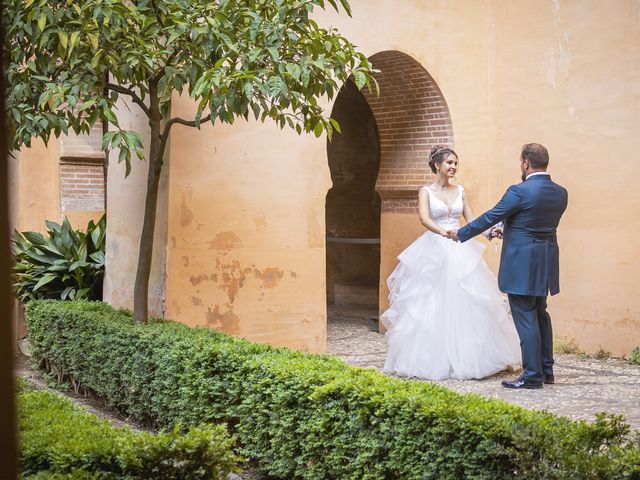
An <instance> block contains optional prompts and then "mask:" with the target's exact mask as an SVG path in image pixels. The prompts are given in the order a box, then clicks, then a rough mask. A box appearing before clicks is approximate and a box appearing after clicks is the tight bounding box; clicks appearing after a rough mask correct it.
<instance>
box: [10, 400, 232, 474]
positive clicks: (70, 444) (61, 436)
mask: <svg viewBox="0 0 640 480" xmlns="http://www.w3.org/2000/svg"><path fill="white" fill-rule="evenodd" d="M18 425H19V436H20V469H21V471H22V475H23V478H111V479H124V478H127V479H137V478H154V479H176V480H183V479H192V480H196V479H198V480H199V479H202V480H204V479H226V478H227V476H228V474H229V473H230V472H232V471H235V469H236V464H237V460H238V459H237V458H236V456H235V454H234V453H233V452H232V450H231V447H232V441H231V439H230V438H229V437H228V436H227V434H226V431H225V429H224V428H223V427H221V426H204V427H191V428H190V429H189V431H188V432H187V433H184V434H181V433H180V432H178V431H177V429H174V430H173V431H170V432H164V433H158V434H155V435H154V434H151V433H147V432H141V433H135V432H132V431H131V429H129V428H115V427H113V426H112V425H111V424H109V422H107V421H105V420H99V419H98V418H97V417H96V416H95V415H92V414H91V413H88V412H87V411H85V410H83V409H81V408H80V407H78V406H76V405H74V404H73V403H72V402H71V401H69V400H68V399H66V398H63V397H61V396H60V395H57V394H55V393H51V392H42V391H33V390H28V389H23V390H22V391H21V392H20V393H19V394H18ZM32 475H33V476H32Z"/></svg>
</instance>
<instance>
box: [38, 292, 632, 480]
mask: <svg viewBox="0 0 640 480" xmlns="http://www.w3.org/2000/svg"><path fill="white" fill-rule="evenodd" d="M27 325H28V329H29V334H30V340H31V345H32V348H33V354H34V357H35V358H37V359H38V360H39V361H41V362H42V364H43V365H46V367H47V368H48V369H49V370H51V371H53V372H56V373H57V376H58V378H59V380H63V379H69V380H71V381H72V383H73V384H75V385H76V388H78V389H85V388H86V389H89V390H91V391H93V392H95V394H97V395H99V396H101V397H103V398H104V399H105V400H106V401H107V402H108V404H109V405H110V406H111V407H112V408H115V409H116V410H118V411H120V412H122V413H124V414H126V415H130V416H132V417H133V418H135V419H136V420H137V421H140V422H144V423H147V424H150V425H153V426H154V427H162V428H169V429H171V428H172V427H174V426H175V425H178V424H180V425H194V424H199V423H202V422H215V423H218V422H220V421H224V422H227V423H228V424H229V425H230V427H231V428H232V429H233V431H234V432H235V433H236V434H237V437H238V439H239V443H240V446H241V452H242V454H243V455H245V456H247V457H249V458H251V459H252V460H253V461H255V462H257V464H258V465H260V467H261V468H262V469H263V470H264V471H265V472H267V473H268V474H270V475H273V476H276V477H280V478H285V479H294V478H305V479H325V478H339V479H347V478H352V479H358V480H360V479H428V478H434V479H436V478H437V479H442V478H512V477H516V476H517V477H519V478H527V479H533V478H540V479H542V478H545V479H567V478H612V479H617V478H620V479H623V478H640V448H639V442H638V438H631V435H630V433H629V427H628V425H626V424H625V423H624V422H623V421H622V420H621V419H620V418H619V417H613V416H612V417H604V416H602V417H601V418H599V420H597V421H596V422H595V423H594V424H591V425H589V424H587V423H585V422H577V421H572V420H569V419H566V418H561V417H557V416H554V415H552V414H549V413H545V412H537V411H527V410H525V409H522V408H519V407H515V406H512V405H508V404H506V403H504V402H501V401H495V400H488V399H483V398H480V397H478V396H475V395H460V394H457V393H454V392H452V391H450V390H448V389H445V388H443V387H440V386H437V385H435V384H431V383H426V382H418V381H409V380H399V379H393V378H388V377H385V376H384V375H381V374H379V373H378V372H375V371H372V370H367V369H359V368H354V367H349V366H348V365H346V364H345V363H344V362H342V361H341V360H339V359H336V358H334V357H329V356H325V355H313V354H306V353H302V352H295V351H291V350H287V349H283V348H274V347H269V346H266V345H261V344H254V343H250V342H247V341H244V340H241V339H237V338H233V337H229V336H227V335H224V334H221V333H217V332H214V331H211V330H207V329H193V328H189V327H186V326H184V325H182V324H178V323H175V322H170V321H161V320H153V321H151V322H150V323H149V325H146V326H145V325H139V324H136V323H135V322H134V321H133V320H132V319H131V317H130V315H129V314H128V313H127V312H124V311H116V310H114V309H112V308H110V307H109V306H107V305H105V304H102V303H98V302H56V301H35V302H30V304H29V306H28V309H27Z"/></svg>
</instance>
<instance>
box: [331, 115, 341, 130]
mask: <svg viewBox="0 0 640 480" xmlns="http://www.w3.org/2000/svg"><path fill="white" fill-rule="evenodd" d="M329 122H331V125H332V126H333V128H335V130H336V132H338V133H342V130H341V129H340V124H339V123H338V121H337V120H336V119H335V118H329Z"/></svg>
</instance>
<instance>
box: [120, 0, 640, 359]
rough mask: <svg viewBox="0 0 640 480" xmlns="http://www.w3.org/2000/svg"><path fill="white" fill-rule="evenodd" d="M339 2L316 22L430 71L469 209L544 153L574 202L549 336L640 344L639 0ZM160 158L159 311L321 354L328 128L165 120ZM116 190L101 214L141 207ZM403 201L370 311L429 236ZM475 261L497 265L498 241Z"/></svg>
mask: <svg viewBox="0 0 640 480" xmlns="http://www.w3.org/2000/svg"><path fill="white" fill-rule="evenodd" d="M351 4H352V7H353V18H351V19H350V18H348V17H347V16H345V15H336V14H333V13H331V12H327V13H322V14H321V15H318V21H319V22H320V23H321V24H323V25H332V26H335V27H337V28H339V29H340V31H341V32H342V33H343V34H344V35H345V36H347V37H348V38H350V39H351V40H352V41H353V42H354V43H356V44H357V45H359V47H360V48H361V49H362V50H363V51H364V52H365V53H366V54H367V55H370V56H372V55H375V54H377V53H379V52H385V51H393V50H395V51H398V52H402V53H403V54H406V55H408V56H410V57H411V58H412V59H413V60H415V61H416V62H418V63H419V64H420V65H422V66H423V67H424V68H425V69H426V71H427V72H428V74H429V75H430V76H431V77H432V78H433V80H434V81H435V83H436V84H437V86H438V87H439V89H440V91H441V93H442V95H443V97H444V99H445V100H446V103H447V105H448V110H449V113H450V117H451V123H452V131H453V141H454V147H455V149H456V151H457V152H458V154H459V156H460V161H461V171H460V174H459V178H458V180H459V182H460V183H462V184H463V185H464V186H465V187H466V189H467V194H468V196H469V198H470V200H471V203H472V205H473V207H474V209H475V211H476V213H481V212H482V210H483V209H485V208H488V207H490V206H492V205H493V204H494V203H495V202H496V201H497V200H498V199H499V198H500V196H501V195H502V193H503V192H504V190H505V189H506V188H507V187H508V186H509V185H510V184H512V183H517V182H518V181H519V176H520V172H519V166H518V156H519V152H520V147H521V146H522V144H524V143H526V142H532V141H536V142H541V143H543V144H545V145H546V146H547V147H548V148H549V151H550V153H551V168H550V170H551V173H552V175H553V177H554V179H556V180H557V181H558V182H560V183H562V184H563V185H565V186H566V187H567V188H568V190H569V198H570V200H569V202H570V204H569V210H568V211H567V213H566V214H565V217H564V219H563V222H562V225H561V228H560V231H559V235H560V244H561V284H562V292H561V294H560V295H559V296H557V297H554V298H552V299H551V301H550V311H551V314H552V316H553V320H554V326H555V332H556V335H557V336H560V337H565V338H566V339H574V340H575V341H576V343H577V344H578V345H579V346H581V347H582V348H585V349H587V350H589V351H595V350H597V349H598V348H601V347H602V348H604V349H606V350H609V351H611V352H612V353H613V354H615V355H623V354H628V353H629V352H630V351H631V349H632V348H634V347H635V346H637V345H638V344H640V296H638V295H636V293H635V290H634V281H636V280H637V278H640V271H639V270H640V267H639V263H638V261H637V260H636V259H635V252H634V249H635V247H636V245H637V237H638V229H639V227H640V225H639V216H638V213H639V209H640V201H639V200H640V198H639V197H640V193H638V191H639V190H638V189H637V188H635V186H634V185H633V182H634V180H635V179H636V178H638V177H639V175H638V174H639V173H640V171H639V170H640V163H638V162H637V161H636V160H635V157H636V156H637V148H635V147H636V146H637V138H640V118H638V117H639V115H640V113H639V112H640V109H639V108H638V106H639V105H640V98H639V97H640V88H638V85H640V71H639V70H640V51H639V45H640V25H639V18H640V14H639V11H638V10H639V9H640V6H639V3H638V2H637V1H634V0H619V1H617V2H613V3H603V2H599V1H595V0H589V1H577V0H572V1H559V0H556V1H539V0H517V1H507V0H500V1H497V0H495V1H494V0H478V1H474V2H468V1H449V2H443V1H426V0H402V1H397V0H352V1H351ZM327 106H328V107H329V108H330V107H331V105H327ZM174 113H175V114H177V115H180V116H184V117H187V118H188V117H189V116H191V115H193V106H192V104H191V102H190V101H189V100H187V99H176V102H175V104H174ZM391 135H392V136H391V137H387V139H388V138H392V139H393V134H391ZM382 153H383V155H384V152H382ZM170 160H171V175H170V179H169V184H168V208H167V212H168V218H166V217H164V216H163V212H162V211H160V210H159V216H158V218H159V220H161V219H162V221H165V220H166V221H167V222H168V223H167V225H168V226H167V232H166V235H167V237H166V238H167V252H168V253H167V255H168V258H167V266H166V275H167V276H166V315H167V316H168V317H170V318H174V319H177V320H180V321H183V322H185V323H187V324H190V325H208V326H211V327H214V328H218V329H222V330H224V331H227V332H229V333H233V334H236V335H240V336H243V337H247V338H250V339H252V340H257V341H265V342H270V343H273V344H277V345H287V346H291V347H295V348H302V349H307V350H313V351H321V350H323V349H324V342H325V338H324V337H325V318H326V317H325V315H326V310H325V309H326V305H325V241H324V236H325V224H324V222H325V220H324V218H325V217H324V215H325V212H324V208H325V196H326V192H327V190H328V189H329V187H330V186H331V180H330V175H329V169H328V165H327V154H326V145H325V139H324V138H323V139H315V138H313V137H312V136H304V137H299V136H297V135H295V134H294V133H292V132H291V131H288V130H283V131H281V130H279V129H278V128H276V127H275V126H274V125H273V124H271V123H267V124H265V125H261V124H258V123H255V122H244V121H238V122H237V123H236V124H234V125H233V126H216V127H215V128H212V127H211V126H209V125H207V126H205V127H203V130H202V131H201V132H198V131H195V130H193V129H188V128H186V127H181V126H177V127H176V129H175V131H174V133H173V134H172V138H171V148H170ZM424 161H425V162H426V158H424ZM381 168H383V167H382V166H381ZM416 170H417V172H416V175H415V178H413V177H409V175H410V174H411V172H410V171H406V172H405V173H406V175H407V176H406V177H402V178H399V179H395V178H394V177H393V172H391V171H385V172H384V174H385V175H388V176H387V177H386V178H385V182H386V181H387V180H388V183H389V185H390V184H391V182H393V181H395V180H401V182H400V183H402V182H404V181H405V180H406V181H407V182H409V181H414V182H419V181H421V179H423V178H424V179H425V181H426V180H427V175H425V173H424V172H425V171H426V170H425V168H424V166H423V167H420V168H417V167H416ZM381 173H382V172H381ZM110 182H111V176H110ZM121 183H122V182H121ZM122 185H126V181H125V182H124V183H123V184H122ZM403 185H404V187H403ZM403 185H399V187H402V188H405V189H406V185H407V184H406V183H405V184H403ZM110 187H111V189H110V195H109V199H110V203H109V211H110V215H111V216H112V218H113V215H114V214H115V213H116V212H118V214H119V215H121V214H123V213H128V212H132V211H133V210H135V208H134V207H133V202H134V200H135V201H136V202H137V201H140V199H139V197H138V196H137V195H133V194H130V196H129V197H126V198H125V199H124V200H118V201H115V200H114V201H113V202H112V201H111V199H112V198H113V197H114V195H116V194H115V192H114V190H113V188H115V184H111V183H110ZM129 187H130V186H129ZM117 188H120V187H117ZM411 188H414V189H415V186H411ZM409 193H410V194H412V193H411V192H409ZM413 198H415V197H413ZM383 199H384V195H383ZM407 201H408V200H407ZM412 201H413V202H414V203H413V206H411V204H409V207H406V206H405V207H402V205H401V204H400V203H399V204H398V205H400V206H399V207H398V208H394V209H388V210H386V211H385V210H384V208H383V213H382V218H381V236H382V245H381V255H382V260H381V266H380V271H381V287H382V288H381V292H380V294H381V298H382V300H383V301H382V302H381V305H380V307H381V309H382V308H384V307H385V306H386V305H385V303H384V297H385V295H386V291H385V288H384V280H385V278H386V276H387V275H388V274H389V272H390V271H391V270H392V268H393V267H394V266H395V262H396V261H395V256H396V255H397V253H399V252H400V251H401V250H402V249H403V248H405V247H406V246H407V245H408V244H409V243H410V242H411V241H412V240H413V239H415V238H416V236H418V235H419V234H420V233H421V232H422V231H423V229H422V227H421V226H420V225H419V222H418V219H417V215H416V214H415V212H414V211H412V208H413V209H415V200H412ZM112 209H113V210H112ZM403 212H405V213H403ZM138 221H139V217H138V216H137V214H135V215H130V216H128V217H127V216H125V218H122V217H121V216H120V217H119V220H118V222H119V223H118V224H117V225H116V223H115V222H114V220H113V219H112V220H111V223H110V235H111V238H112V239H114V238H119V240H118V242H119V245H120V250H119V252H118V255H115V253H116V252H115V251H112V252H111V253H112V254H114V257H112V259H111V261H112V262H113V263H112V264H111V267H110V268H111V269H112V271H113V272H114V275H115V276H114V277H113V279H116V280H117V282H116V283H114V282H112V284H111V285H112V287H111V288H113V289H117V290H118V291H117V295H118V298H119V300H118V302H119V303H123V304H126V303H127V302H128V300H127V298H126V296H127V295H131V290H130V283H129V284H127V283H123V282H125V281H128V279H130V278H131V272H130V270H131V265H132V264H131V261H132V259H133V258H135V256H134V250H133V249H132V248H130V247H128V246H126V245H125V243H126V242H127V241H131V238H135V235H132V234H131V232H134V231H135V229H134V228H133V226H135V225H137V223H136V222H138ZM114 228H116V229H117V230H114ZM134 233H135V232H134ZM122 249H124V250H126V254H123V255H122V256H120V255H119V253H122V252H123V250H122ZM486 257H487V260H488V262H489V264H490V265H491V266H492V268H493V269H494V270H495V268H496V265H497V258H498V255H497V253H496V251H495V247H494V246H493V245H492V246H490V248H488V249H487V251H486ZM118 269H123V271H126V272H127V273H126V274H122V275H120V274H118V273H117V270H118ZM158 278H161V276H160V277H158ZM125 286H126V288H125ZM158 292H159V293H158V295H162V292H161V290H158ZM114 298H115V297H114ZM161 300H162V299H161Z"/></svg>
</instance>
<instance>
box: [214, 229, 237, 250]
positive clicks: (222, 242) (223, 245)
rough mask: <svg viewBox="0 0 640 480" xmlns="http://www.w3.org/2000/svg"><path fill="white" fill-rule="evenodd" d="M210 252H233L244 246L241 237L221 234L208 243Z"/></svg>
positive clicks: (227, 233)
mask: <svg viewBox="0 0 640 480" xmlns="http://www.w3.org/2000/svg"><path fill="white" fill-rule="evenodd" d="M207 245H208V246H209V249H210V250H227V251H228V250H232V249H234V248H238V247H240V246H242V241H241V240H240V237H239V236H238V235H236V234H235V233H234V232H220V233H218V234H217V235H216V236H215V237H213V239H212V240H209V241H208V242H207Z"/></svg>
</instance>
